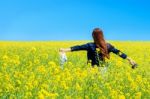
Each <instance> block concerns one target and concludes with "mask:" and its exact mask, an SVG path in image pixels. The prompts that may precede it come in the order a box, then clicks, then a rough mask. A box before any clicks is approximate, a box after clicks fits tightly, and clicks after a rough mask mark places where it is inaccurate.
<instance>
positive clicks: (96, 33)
mask: <svg viewBox="0 0 150 99" xmlns="http://www.w3.org/2000/svg"><path fill="white" fill-rule="evenodd" d="M92 36H93V39H94V43H95V44H96V46H97V47H98V48H99V49H100V51H101V53H102V58H103V60H105V58H108V59H109V53H108V49H107V44H106V41H105V39H104V35H103V31H102V30H101V29H100V28H95V29H94V30H93V32H92Z"/></svg>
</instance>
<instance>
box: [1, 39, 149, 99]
mask: <svg viewBox="0 0 150 99" xmlns="http://www.w3.org/2000/svg"><path fill="white" fill-rule="evenodd" d="M110 42H111V44H112V45H114V46H115V47H117V48H118V49H120V50H121V51H123V52H124V53H126V54H127V55H128V56H130V57H131V58H132V59H133V60H135V61H136V62H137V63H138V68H136V69H135V70H133V69H131V65H130V64H129V63H128V61H127V60H123V59H121V58H120V57H118V56H117V55H114V54H113V53H112V54H111V58H110V60H107V61H108V62H109V66H108V67H107V70H106V68H104V67H102V68H97V67H95V68H91V66H90V64H87V60H86V52H84V51H80V52H68V53H67V57H68V61H67V62H66V63H65V64H64V67H63V68H62V67H60V65H59V64H60V62H59V53H58V49H59V48H67V47H70V46H73V45H80V44H84V43H87V41H68V42H66V41H64V42H0V98H2V99H6V98H9V99H16V98H17V99H18V98H19V99H30V98H36V99H45V98H46V99H97V98H98V99H150V42H119V41H110Z"/></svg>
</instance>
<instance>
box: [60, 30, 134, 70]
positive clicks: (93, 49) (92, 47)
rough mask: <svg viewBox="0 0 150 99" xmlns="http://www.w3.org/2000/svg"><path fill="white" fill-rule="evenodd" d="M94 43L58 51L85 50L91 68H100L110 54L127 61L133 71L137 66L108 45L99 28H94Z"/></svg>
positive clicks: (123, 54)
mask: <svg viewBox="0 0 150 99" xmlns="http://www.w3.org/2000/svg"><path fill="white" fill-rule="evenodd" d="M92 36H93V40H94V42H90V43H87V44H84V45H77V46H72V47H70V48H65V49H64V48H61V49H60V50H59V51H60V52H61V53H65V52H73V51H80V50H85V51H87V59H88V62H90V61H91V65H92V66H95V65H97V66H101V65H102V64H101V63H104V62H105V59H106V58H107V59H109V58H110V55H109V54H110V52H113V53H115V54H116V55H118V56H120V57H121V58H123V59H127V60H128V61H129V63H130V64H131V65H132V68H133V69H134V68H135V67H136V66H137V65H136V63H135V62H134V61H133V60H132V59H131V58H129V57H128V56H127V55H126V54H125V53H123V52H121V51H120V50H118V49H116V48H115V47H114V46H112V45H111V44H110V43H107V42H106V41H105V39H104V35H103V31H102V30H101V29H99V28H95V29H94V30H93V32H92Z"/></svg>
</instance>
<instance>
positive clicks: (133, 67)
mask: <svg viewBox="0 0 150 99" xmlns="http://www.w3.org/2000/svg"><path fill="white" fill-rule="evenodd" d="M127 59H128V61H129V63H130V64H131V65H132V69H135V68H136V67H137V64H136V62H135V61H133V60H132V59H131V58H127Z"/></svg>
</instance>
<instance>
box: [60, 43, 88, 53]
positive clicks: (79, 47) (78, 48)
mask: <svg viewBox="0 0 150 99" xmlns="http://www.w3.org/2000/svg"><path fill="white" fill-rule="evenodd" d="M87 49H88V44H83V45H76V46H72V47H70V48H60V49H59V52H72V51H80V50H87Z"/></svg>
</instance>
